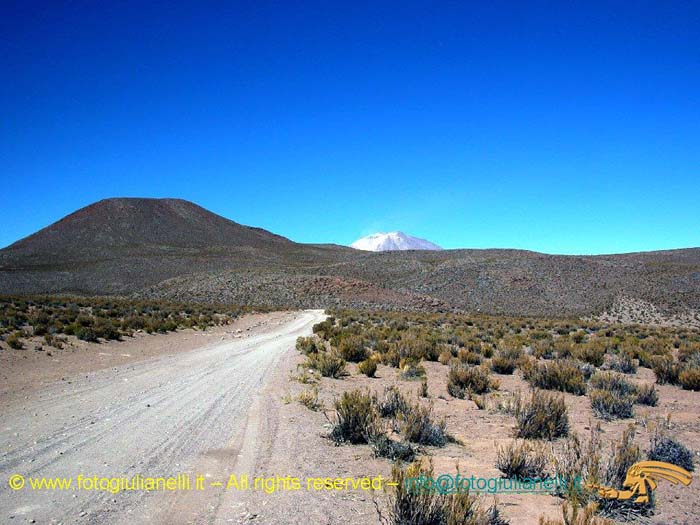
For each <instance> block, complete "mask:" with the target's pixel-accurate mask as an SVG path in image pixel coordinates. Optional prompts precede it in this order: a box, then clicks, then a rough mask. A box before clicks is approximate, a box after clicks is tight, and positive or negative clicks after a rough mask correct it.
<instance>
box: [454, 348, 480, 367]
mask: <svg viewBox="0 0 700 525" xmlns="http://www.w3.org/2000/svg"><path fill="white" fill-rule="evenodd" d="M457 358H458V359H459V360H460V361H461V362H462V363H466V364H468V365H480V364H481V355H479V354H477V353H476V352H473V351H471V350H466V349H464V348H463V349H461V350H460V351H459V352H457Z"/></svg>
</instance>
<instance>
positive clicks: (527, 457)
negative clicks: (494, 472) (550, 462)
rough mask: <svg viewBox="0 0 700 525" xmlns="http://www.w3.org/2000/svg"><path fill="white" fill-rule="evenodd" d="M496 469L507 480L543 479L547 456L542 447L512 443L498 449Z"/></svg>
mask: <svg viewBox="0 0 700 525" xmlns="http://www.w3.org/2000/svg"><path fill="white" fill-rule="evenodd" d="M496 468H497V469H498V470H500V471H501V472H503V474H504V475H505V476H506V477H507V478H513V479H518V480H524V479H525V478H529V479H534V478H540V479H544V478H545V477H547V454H546V453H545V450H544V448H543V447H542V446H539V445H532V444H531V443H529V442H527V441H521V442H517V441H513V442H512V443H510V444H509V445H507V446H505V447H498V453H497V456H496Z"/></svg>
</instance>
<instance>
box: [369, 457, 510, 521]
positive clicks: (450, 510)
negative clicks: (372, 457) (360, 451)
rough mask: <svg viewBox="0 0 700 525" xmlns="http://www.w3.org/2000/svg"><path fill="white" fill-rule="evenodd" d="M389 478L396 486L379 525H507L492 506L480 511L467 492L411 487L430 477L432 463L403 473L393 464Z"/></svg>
mask: <svg viewBox="0 0 700 525" xmlns="http://www.w3.org/2000/svg"><path fill="white" fill-rule="evenodd" d="M391 477H392V479H393V480H394V481H395V482H396V483H397V486H396V490H395V491H393V492H392V495H391V496H390V497H389V510H388V515H387V516H383V515H382V514H381V513H380V516H379V519H380V522H381V523H382V524H383V525H508V522H507V521H506V520H505V519H503V518H502V517H501V516H500V513H499V511H498V509H497V508H496V507H495V506H493V507H490V508H488V509H482V508H481V507H480V506H479V504H478V499H477V498H475V497H474V496H472V495H471V494H469V493H466V492H460V493H458V494H449V495H448V494H440V493H439V491H437V490H425V489H423V488H422V487H421V486H417V485H413V483H412V482H413V481H414V480H418V479H432V478H433V467H432V464H428V466H425V465H424V464H423V463H422V462H420V461H419V462H414V463H412V464H410V465H409V466H408V467H407V468H406V469H405V470H403V469H402V468H401V467H400V466H399V465H395V466H394V467H393V469H392V473H391Z"/></svg>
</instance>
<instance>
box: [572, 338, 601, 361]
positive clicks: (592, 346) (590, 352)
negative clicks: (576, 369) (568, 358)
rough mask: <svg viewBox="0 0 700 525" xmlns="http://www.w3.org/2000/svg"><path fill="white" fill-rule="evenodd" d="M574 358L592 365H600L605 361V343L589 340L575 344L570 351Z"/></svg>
mask: <svg viewBox="0 0 700 525" xmlns="http://www.w3.org/2000/svg"><path fill="white" fill-rule="evenodd" d="M572 355H573V356H574V357H575V358H576V359H580V360H581V361H584V362H586V363H590V364H592V365H593V366H602V365H603V362H604V361H605V345H604V344H603V343H602V342H600V341H595V340H594V341H591V342H589V343H586V344H584V345H580V346H576V347H575V348H574V350H573V352H572Z"/></svg>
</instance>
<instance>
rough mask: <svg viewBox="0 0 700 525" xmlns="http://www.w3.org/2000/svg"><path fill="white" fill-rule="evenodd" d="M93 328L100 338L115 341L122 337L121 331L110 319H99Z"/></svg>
mask: <svg viewBox="0 0 700 525" xmlns="http://www.w3.org/2000/svg"><path fill="white" fill-rule="evenodd" d="M93 330H94V332H95V336H96V337H98V338H99V337H101V338H102V339H107V340H110V339H111V340H115V341H118V340H120V339H121V333H120V332H119V330H118V329H117V328H116V327H115V326H114V325H113V324H112V322H111V321H109V320H108V319H98V320H97V321H96V322H95V324H94V327H93Z"/></svg>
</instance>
